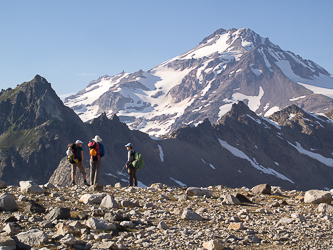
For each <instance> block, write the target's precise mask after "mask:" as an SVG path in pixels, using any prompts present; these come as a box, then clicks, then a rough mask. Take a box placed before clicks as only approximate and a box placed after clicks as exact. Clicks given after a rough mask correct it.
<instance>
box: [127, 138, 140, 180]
mask: <svg viewBox="0 0 333 250" xmlns="http://www.w3.org/2000/svg"><path fill="white" fill-rule="evenodd" d="M125 147H126V149H127V163H126V168H127V172H128V174H129V182H130V184H129V186H133V181H134V186H138V179H137V178H136V168H134V167H133V164H132V162H133V161H134V160H135V151H134V150H133V146H132V143H127V144H126V145H125Z"/></svg>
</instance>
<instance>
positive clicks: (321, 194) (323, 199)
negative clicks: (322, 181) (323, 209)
mask: <svg viewBox="0 0 333 250" xmlns="http://www.w3.org/2000/svg"><path fill="white" fill-rule="evenodd" d="M304 202H305V203H313V204H320V203H327V204H330V203H331V202H332V195H331V193H330V192H329V191H322V190H317V189H312V190H309V191H307V192H306V193H305V195H304Z"/></svg>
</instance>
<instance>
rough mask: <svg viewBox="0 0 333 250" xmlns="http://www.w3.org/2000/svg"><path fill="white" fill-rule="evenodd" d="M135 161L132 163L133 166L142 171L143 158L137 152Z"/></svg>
mask: <svg viewBox="0 0 333 250" xmlns="http://www.w3.org/2000/svg"><path fill="white" fill-rule="evenodd" d="M134 159H135V160H134V161H133V162H132V165H133V167H134V168H136V169H142V168H143V165H144V160H143V156H142V154H141V153H138V152H135V154H134Z"/></svg>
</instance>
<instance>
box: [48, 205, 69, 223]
mask: <svg viewBox="0 0 333 250" xmlns="http://www.w3.org/2000/svg"><path fill="white" fill-rule="evenodd" d="M70 211H71V210H70V208H64V207H56V208H54V209H52V210H51V211H50V212H49V213H48V214H47V215H46V216H45V219H46V220H49V221H53V220H59V219H65V220H66V219H69V218H70V217H71V214H70Z"/></svg>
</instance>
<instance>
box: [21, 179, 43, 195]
mask: <svg viewBox="0 0 333 250" xmlns="http://www.w3.org/2000/svg"><path fill="white" fill-rule="evenodd" d="M19 185H20V188H21V192H22V193H31V194H43V193H44V190H43V189H42V188H41V187H40V186H39V185H37V184H36V183H35V182H33V181H20V182H19Z"/></svg>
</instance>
